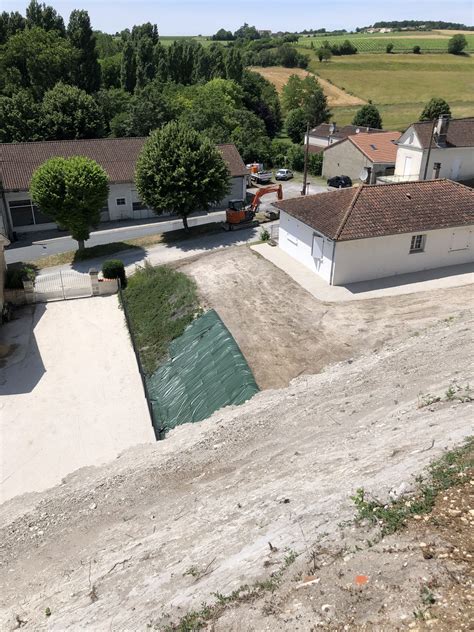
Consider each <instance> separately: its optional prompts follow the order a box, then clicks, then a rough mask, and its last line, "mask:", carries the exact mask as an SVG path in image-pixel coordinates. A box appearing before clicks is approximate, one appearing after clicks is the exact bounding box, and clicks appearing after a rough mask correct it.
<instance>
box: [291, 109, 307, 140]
mask: <svg viewBox="0 0 474 632" xmlns="http://www.w3.org/2000/svg"><path fill="white" fill-rule="evenodd" d="M307 124H308V119H307V118H306V113H305V111H304V109H303V108H295V109H294V110H291V111H290V112H288V116H287V117H286V121H285V125H286V133H287V134H288V136H289V137H290V138H291V140H292V141H293V142H294V143H302V142H303V138H304V135H305V133H306V127H307Z"/></svg>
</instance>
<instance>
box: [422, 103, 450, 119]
mask: <svg viewBox="0 0 474 632" xmlns="http://www.w3.org/2000/svg"><path fill="white" fill-rule="evenodd" d="M442 114H447V115H448V116H449V117H451V108H450V107H449V104H448V103H447V101H445V100H444V99H442V98H441V97H433V98H432V99H430V100H429V101H428V103H427V104H426V105H425V107H424V108H423V112H422V113H421V115H420V121H433V120H434V119H437V118H438V117H440V116H441V115H442Z"/></svg>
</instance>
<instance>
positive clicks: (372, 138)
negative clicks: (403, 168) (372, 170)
mask: <svg viewBox="0 0 474 632" xmlns="http://www.w3.org/2000/svg"><path fill="white" fill-rule="evenodd" d="M399 138H400V132H381V133H380V134H355V135H354V136H349V137H348V138H347V142H351V143H352V144H353V145H355V146H356V147H357V148H358V149H359V150H360V151H361V152H362V153H363V154H364V155H365V156H366V157H367V158H368V159H369V160H370V161H371V162H373V163H377V164H380V163H389V164H395V161H396V159H397V149H398V147H397V145H396V144H395V141H397V140H398V139H399ZM330 148H331V146H329V147H328V148H327V149H326V151H328V150H329V149H330Z"/></svg>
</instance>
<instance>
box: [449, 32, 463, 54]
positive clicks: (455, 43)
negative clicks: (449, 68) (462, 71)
mask: <svg viewBox="0 0 474 632" xmlns="http://www.w3.org/2000/svg"><path fill="white" fill-rule="evenodd" d="M466 46H467V39H466V36H465V35H463V34H462V33H456V35H453V36H452V38H451V39H450V40H449V42H448V52H449V53H451V54H452V55H461V54H462V52H463V51H464V49H465V48H466Z"/></svg>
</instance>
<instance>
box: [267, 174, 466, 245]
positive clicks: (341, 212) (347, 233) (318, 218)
mask: <svg viewBox="0 0 474 632" xmlns="http://www.w3.org/2000/svg"><path fill="white" fill-rule="evenodd" d="M275 206H276V207H277V208H279V209H281V210H282V211H285V212H286V213H288V214H289V215H291V216H293V217H295V218H296V219H299V220H300V221H301V222H303V223H304V224H307V225H308V226H310V227H311V228H314V229H315V230H317V231H319V232H321V233H323V234H324V235H326V236H327V237H329V238H330V239H334V240H336V241H349V240H353V239H366V238H370V237H382V236H384V235H398V234H402V233H411V232H417V231H426V230H434V229H438V228H450V227H454V226H466V225H470V224H474V191H473V190H472V189H470V188H469V187H466V186H464V185H462V184H459V183H458V182H452V181H451V180H427V181H423V182H401V183H397V184H380V185H362V186H361V187H358V188H349V189H340V190H338V191H331V192H328V193H318V194H316V195H308V196H306V197H301V198H294V199H290V200H283V201H281V202H277V203H275Z"/></svg>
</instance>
